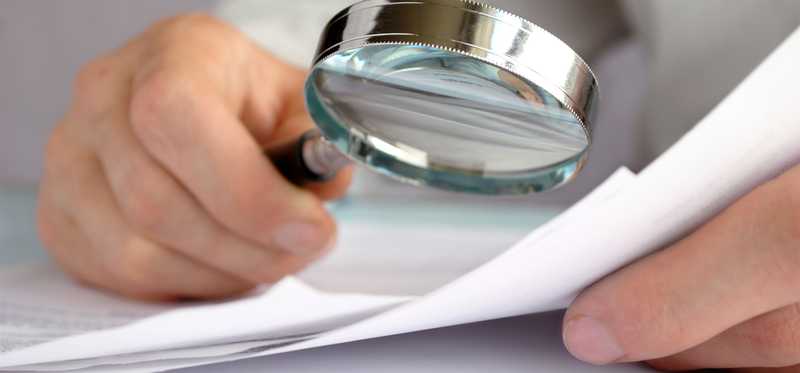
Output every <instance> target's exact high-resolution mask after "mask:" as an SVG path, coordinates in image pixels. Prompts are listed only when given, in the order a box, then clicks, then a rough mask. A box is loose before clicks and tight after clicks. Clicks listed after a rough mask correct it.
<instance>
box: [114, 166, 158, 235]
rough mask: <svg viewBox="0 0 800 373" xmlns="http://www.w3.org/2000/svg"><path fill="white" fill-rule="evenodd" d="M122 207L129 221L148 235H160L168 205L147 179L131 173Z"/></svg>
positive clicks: (127, 178) (122, 199)
mask: <svg viewBox="0 0 800 373" xmlns="http://www.w3.org/2000/svg"><path fill="white" fill-rule="evenodd" d="M129 175H130V176H127V177H126V180H127V185H126V188H127V190H126V192H127V193H126V195H125V196H123V198H120V200H121V203H120V204H121V208H122V211H123V214H124V215H125V217H126V218H127V220H128V222H129V223H130V224H131V225H132V226H133V227H135V228H136V229H137V230H139V231H140V232H141V233H144V234H146V235H158V233H159V232H160V230H161V227H163V224H164V221H165V211H166V210H167V208H168V207H167V206H165V205H164V201H162V199H161V198H160V197H158V193H157V192H156V191H155V190H153V188H152V187H151V184H150V183H149V182H148V181H147V180H146V179H145V178H140V177H136V176H135V175H132V174H130V173H129Z"/></svg>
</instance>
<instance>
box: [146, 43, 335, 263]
mask: <svg viewBox="0 0 800 373" xmlns="http://www.w3.org/2000/svg"><path fill="white" fill-rule="evenodd" d="M172 53H174V54H173V55H171V56H167V57H166V58H164V59H163V62H162V64H161V65H159V66H157V67H155V68H153V69H151V71H149V72H148V73H147V74H146V75H144V76H142V77H141V78H140V79H139V80H138V85H137V87H136V88H135V90H136V93H135V95H134V98H133V101H132V104H131V113H130V118H131V122H132V125H133V128H134V132H135V133H136V135H137V137H138V138H139V140H140V141H141V142H142V144H143V145H144V147H145V148H146V149H147V150H148V152H149V153H150V154H151V155H153V157H154V158H156V159H157V160H158V161H159V162H160V163H161V164H162V165H163V166H164V167H165V168H166V169H167V170H168V171H169V172H170V173H172V174H173V175H174V176H175V177H176V178H177V179H178V180H180V182H181V183H182V184H183V185H184V187H186V188H187V189H188V190H189V191H190V192H191V193H192V194H193V195H194V196H195V198H197V199H198V201H199V202H200V204H201V205H202V206H203V207H204V208H205V209H206V210H207V211H209V212H210V214H211V215H212V216H214V217H215V218H216V219H217V220H218V221H219V222H220V223H221V224H223V225H225V226H226V227H228V228H229V229H231V230H232V231H234V232H237V233H238V234H240V235H242V236H244V237H246V238H248V239H251V240H253V241H256V242H259V243H261V244H262V245H265V246H267V247H280V248H283V249H286V250H290V251H294V252H298V251H319V250H321V249H323V248H325V247H327V246H329V240H331V238H332V237H333V233H334V230H335V227H334V223H333V221H332V219H331V218H330V216H329V215H328V214H327V212H326V211H325V209H324V208H323V205H322V203H321V201H319V200H318V199H317V198H316V197H315V196H314V195H313V194H311V193H309V192H307V191H305V190H302V189H299V188H297V187H295V186H293V185H291V184H289V183H288V182H287V181H286V180H285V179H284V178H283V177H282V176H281V175H280V174H279V173H278V172H277V171H276V169H275V168H274V167H273V166H272V165H271V163H270V162H269V161H268V160H267V159H265V158H264V157H263V155H262V151H261V149H260V146H259V144H258V142H257V141H256V140H255V138H254V137H253V135H251V133H250V132H249V131H248V129H247V128H246V127H245V125H244V123H243V122H242V121H241V120H240V119H239V112H238V110H237V109H239V108H237V107H236V106H237V105H240V104H243V103H244V102H245V99H246V97H248V96H251V95H253V94H254V93H253V92H250V91H248V90H249V86H250V85H249V84H241V83H242V82H241V81H239V80H240V79H241V80H243V81H245V80H247V79H248V77H249V76H247V74H246V71H248V69H249V68H250V67H248V66H249V65H248V64H252V63H254V62H252V61H251V60H249V59H248V58H244V60H245V61H238V60H231V61H227V60H223V61H220V60H214V59H211V61H208V60H198V59H197V58H193V56H194V57H196V56H195V54H197V53H199V51H198V50H197V49H196V48H194V49H193V48H189V49H185V50H181V49H176V50H174V51H173V52H172ZM238 57H241V56H234V57H231V58H238ZM215 69H223V70H224V71H222V72H220V71H217V70H215ZM225 69H228V70H225ZM230 69H242V75H243V76H237V74H238V72H231V71H229V70H230ZM210 71H211V72H210ZM231 74H232V75H234V76H233V77H230V76H228V75H231ZM286 86H287V84H286V81H284V80H283V78H282V76H281V72H280V71H276V74H275V76H274V77H273V78H272V80H271V81H266V82H263V87H265V88H262V91H261V92H262V93H263V92H270V93H271V94H273V95H277V96H285V95H287V94H289V93H288V92H287V91H286V90H285V87H286ZM270 87H271V88H272V89H268V88H270Z"/></svg>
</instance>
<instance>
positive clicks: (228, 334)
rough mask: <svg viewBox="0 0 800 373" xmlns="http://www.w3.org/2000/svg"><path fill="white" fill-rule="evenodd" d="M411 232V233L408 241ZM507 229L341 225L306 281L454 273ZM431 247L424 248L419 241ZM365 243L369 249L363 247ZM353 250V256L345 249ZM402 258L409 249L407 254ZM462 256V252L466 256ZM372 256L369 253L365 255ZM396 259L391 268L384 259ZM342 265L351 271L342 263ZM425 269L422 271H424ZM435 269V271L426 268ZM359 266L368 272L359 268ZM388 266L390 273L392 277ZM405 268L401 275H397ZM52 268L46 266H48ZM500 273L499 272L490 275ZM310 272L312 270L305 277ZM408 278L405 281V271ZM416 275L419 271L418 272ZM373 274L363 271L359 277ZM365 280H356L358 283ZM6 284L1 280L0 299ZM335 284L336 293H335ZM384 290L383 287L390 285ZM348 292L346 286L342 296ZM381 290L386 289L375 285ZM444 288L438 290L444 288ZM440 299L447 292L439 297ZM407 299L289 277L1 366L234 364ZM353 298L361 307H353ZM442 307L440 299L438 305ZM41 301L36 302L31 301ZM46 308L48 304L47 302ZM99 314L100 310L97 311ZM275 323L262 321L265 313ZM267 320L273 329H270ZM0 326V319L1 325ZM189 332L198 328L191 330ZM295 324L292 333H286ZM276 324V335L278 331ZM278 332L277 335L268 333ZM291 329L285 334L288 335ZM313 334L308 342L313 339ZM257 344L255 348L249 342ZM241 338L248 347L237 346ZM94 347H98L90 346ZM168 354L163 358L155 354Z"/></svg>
mask: <svg viewBox="0 0 800 373" xmlns="http://www.w3.org/2000/svg"><path fill="white" fill-rule="evenodd" d="M633 178H634V176H633V174H632V173H631V172H630V171H628V170H625V169H623V170H620V171H619V172H617V173H616V174H615V175H613V176H612V177H611V178H610V179H609V181H607V182H606V183H605V184H603V185H602V186H601V187H600V188H598V189H597V190H596V191H595V192H594V193H592V194H591V195H590V196H588V197H587V198H585V199H584V200H583V201H581V202H580V203H579V204H577V205H576V206H575V207H573V209H571V210H570V211H569V212H567V213H565V214H563V215H562V216H560V217H559V218H557V219H555V220H554V221H552V222H550V223H548V224H547V225H546V226H544V227H542V230H540V232H545V233H546V232H547V231H549V228H548V227H554V226H558V225H559V224H560V222H566V221H568V219H570V217H571V216H573V215H575V214H580V213H581V211H582V210H586V209H591V208H592V206H593V205H596V204H600V203H603V202H604V201H606V200H607V199H608V198H610V197H611V196H613V195H614V194H616V193H618V192H619V191H620V190H621V189H622V188H624V187H625V186H626V185H627V184H629V183H630V182H631V181H632V180H633ZM411 234H415V235H413V236H409V235H411ZM380 236H383V238H384V239H386V238H388V237H393V239H392V240H391V242H393V243H394V244H393V245H390V244H387V243H384V244H383V245H382V246H384V247H386V248H387V250H388V252H387V253H384V255H383V260H386V259H387V258H390V260H389V262H388V263H370V262H369V260H367V261H366V262H361V263H354V262H355V260H354V259H353V257H357V256H358V255H363V254H364V250H367V249H368V247H369V246H371V245H374V241H376V238H378V237H380ZM517 237H518V236H516V235H515V234H514V233H513V231H511V232H504V231H503V230H502V229H495V230H494V231H491V232H486V231H475V230H474V229H471V228H469V227H467V228H466V229H461V230H457V229H455V228H450V229H447V228H443V227H435V229H433V230H421V229H420V228H419V227H417V228H416V231H415V232H406V231H405V230H404V229H403V228H399V229H398V227H397V226H392V225H386V226H382V227H378V228H376V227H370V228H365V227H361V226H355V227H353V226H345V227H343V234H342V240H341V246H343V249H344V250H342V251H343V252H344V255H343V257H342V258H340V259H333V260H330V261H329V262H328V263H323V264H322V265H321V266H320V268H318V273H316V274H314V275H313V276H311V277H312V278H316V279H317V280H318V281H320V282H324V278H325V275H328V276H333V277H336V276H338V275H339V274H341V273H344V272H346V271H354V270H358V269H359V268H360V269H364V268H372V267H378V268H381V267H384V269H385V270H386V271H387V272H386V273H385V274H384V276H374V281H373V282H378V283H380V282H381V279H382V278H384V279H385V278H391V277H400V278H405V279H409V278H413V277H414V276H416V275H415V271H414V270H415V269H416V270H419V269H420V268H426V267H427V268H430V270H431V271H432V270H433V268H434V267H436V268H439V269H440V270H442V269H444V271H442V272H443V274H444V275H448V274H450V275H453V276H455V277H457V276H456V275H455V273H457V272H458V270H459V269H461V270H463V271H467V270H469V269H471V268H474V267H475V266H477V265H478V264H479V263H476V261H479V260H484V259H486V258H490V257H491V256H492V255H493V254H496V253H500V252H502V251H503V250H502V247H496V246H497V245H498V244H506V245H507V244H508V243H509V242H513V241H511V240H512V239H517V240H518V238H517ZM425 241H430V242H425ZM364 242H369V243H371V244H370V245H366V246H365V245H364ZM432 243H434V246H447V247H443V248H442V249H441V251H440V252H438V253H437V254H436V255H427V256H426V255H422V254H420V253H412V254H411V255H406V256H405V257H406V259H409V260H408V261H406V262H404V263H396V264H393V263H395V261H396V260H400V259H401V258H402V257H403V255H400V254H397V255H393V254H392V252H391V251H392V250H394V249H397V250H398V251H399V250H402V248H403V247H407V246H406V245H413V244H420V245H423V247H422V249H423V250H429V249H430V247H431V244H432ZM347 247H355V249H352V248H351V249H349V250H348V249H347ZM409 251H411V250H410V249H409ZM459 253H460V255H461V257H460V258H459V259H456V260H444V259H445V258H439V260H433V261H432V259H436V258H437V257H438V256H443V255H444V256H447V255H449V256H454V255H456V254H459ZM468 254H469V255H468ZM373 256H374V255H373ZM391 259H394V260H395V261H393V260H391ZM345 263H349V264H347V265H346V264H345ZM426 263H427V265H426ZM433 264H438V265H433ZM365 266H366V267H365ZM391 267H396V268H397V269H398V270H397V271H395V272H390V270H391ZM403 268H406V270H403ZM49 270H50V271H51V272H52V271H54V270H53V269H52V268H50V269H49ZM498 270H502V269H500V268H498ZM33 272H34V273H32V274H30V275H28V277H35V276H38V275H39V274H37V273H35V272H41V271H33ZM312 272H313V271H312ZM406 272H407V274H410V275H411V276H403V274H404V273H406ZM423 273H424V271H423ZM370 274H372V275H375V273H374V272H373V273H370V272H367V273H366V274H364V275H363V276H369V275H370ZM55 277H56V278H54V280H55V281H52V283H51V282H49V281H41V282H40V284H41V285H43V287H45V288H46V287H50V286H55V287H59V288H61V287H65V286H66V287H69V291H70V293H76V294H80V293H84V292H85V293H90V294H94V293H93V292H92V291H90V290H87V289H82V288H77V287H75V286H74V285H64V283H65V282H64V279H63V278H61V276H55ZM423 277H426V278H425V280H426V281H422V282H420V281H416V282H413V281H412V283H413V284H415V286H414V288H424V287H432V288H433V287H435V286H436V285H438V284H439V283H440V282H442V281H443V277H441V276H423ZM362 278H363V277H362ZM3 285H4V283H3V282H2V281H0V292H1V291H2V286H3ZM337 285H338V286H337ZM366 285H367V286H366V287H364V288H365V289H367V290H368V291H370V290H375V289H376V285H375V284H371V283H368V284H366ZM389 285H391V283H390V284H389ZM340 286H341V284H340V283H336V282H335V281H334V287H340ZM346 288H347V286H345V287H344V289H346ZM378 288H387V289H388V288H390V287H386V284H383V285H381V286H378ZM445 289H446V287H445ZM24 291H25V292H32V293H46V291H42V290H39V289H37V288H35V287H25V288H24ZM445 296H449V295H447V292H445ZM322 297H324V298H326V299H327V300H328V301H329V304H328V305H327V306H324V307H323V306H321V307H313V308H314V309H316V310H318V311H319V312H316V313H314V314H313V315H310V316H309V317H307V318H302V317H300V316H302V314H300V315H298V314H294V313H292V312H280V310H281V309H288V310H294V309H301V308H308V307H310V306H311V305H312V303H314V302H317V303H319V301H318V300H317V299H316V298H322ZM411 300H412V298H408V297H397V296H367V295H365V296H354V295H347V294H324V293H319V292H317V291H314V290H312V289H310V288H307V287H305V286H304V285H302V284H301V283H300V282H299V281H298V280H296V279H289V280H287V281H284V282H283V283H281V284H280V285H278V286H276V287H275V288H273V289H271V290H270V291H269V292H268V293H265V294H264V295H261V296H255V297H253V298H249V299H243V300H240V301H236V302H233V303H223V304H219V305H210V306H205V305H204V306H195V307H185V308H183V309H180V310H167V311H169V312H166V313H161V314H154V315H152V316H151V317H149V318H146V319H143V320H141V321H139V322H137V323H135V324H132V325H126V326H123V327H120V328H116V329H111V330H104V331H99V332H94V333H91V334H85V335H78V336H75V337H72V338H66V339H62V340H58V341H54V342H52V343H49V344H44V345H39V346H35V347H32V348H28V349H25V350H21V351H15V352H11V353H8V354H6V355H0V369H2V368H3V367H14V368H15V370H19V369H24V370H30V371H52V370H59V371H60V370H67V369H81V370H84V369H85V368H89V367H95V366H96V367H97V368H96V369H97V370H98V371H104V372H105V371H119V372H125V371H144V372H146V371H152V370H153V369H154V367H163V368H167V367H182V366H192V365H197V364H205V363H208V362H212V361H223V360H236V359H241V358H244V357H246V356H253V355H256V354H263V353H266V352H269V351H275V352H279V351H282V349H283V348H284V346H285V345H287V344H288V345H289V346H291V345H293V344H297V343H302V342H305V341H310V340H313V339H316V338H319V336H317V334H319V335H323V334H324V332H327V331H330V330H335V329H337V327H346V326H347V325H351V324H355V323H357V322H359V321H362V320H365V319H368V318H370V316H373V315H375V314H378V313H382V312H381V311H385V310H388V309H391V308H394V307H397V306H400V305H402V304H405V303H407V302H408V301H411ZM356 301H360V302H356ZM441 301H442V302H444V303H446V302H447V300H446V299H442V300H441ZM39 302H42V300H41V299H39ZM45 303H46V302H45ZM98 307H99V305H98ZM333 307H345V309H346V310H347V312H350V316H351V317H343V318H339V319H336V321H337V323H335V324H331V323H330V322H327V323H323V325H327V326H326V327H320V326H318V324H320V323H322V322H323V321H327V320H329V319H330V318H331V317H332V316H334V315H335V311H336V310H335V309H334V308H333ZM276 314H278V315H279V316H277V317H272V318H270V317H269V315H276ZM430 316H431V315H427V316H425V319H426V320H434V322H435V320H441V321H439V322H443V323H449V321H447V320H448V319H447V317H448V316H447V315H445V314H436V315H435V316H436V317H434V318H431V317H430ZM231 318H237V319H238V320H240V322H239V324H238V327H234V326H231V324H230V323H228V322H226V321H227V320H229V319H231ZM273 321H274V322H273ZM2 323H3V320H2V319H0V324H2ZM416 323H417V321H415V320H400V321H399V324H398V325H396V327H398V328H400V330H402V329H404V328H410V329H416V328H418V327H417V326H416ZM197 325H203V326H204V327H202V328H198V327H197ZM293 325H295V327H294V328H293V327H292V326H293ZM279 326H282V328H277V327H279ZM276 328H277V329H276ZM289 331H291V332H289ZM287 334H294V335H297V336H298V338H288V339H285V340H282V341H277V342H285V343H275V342H276V341H275V340H271V339H270V338H272V339H274V338H279V339H280V338H284V337H286V336H287ZM314 337H316V338H314ZM255 339H258V340H260V341H255V342H254V343H249V341H251V340H255ZM108 341H125V343H108ZM243 341H247V342H248V343H244V344H242V343H239V342H243ZM95 346H98V347H95ZM163 350H168V351H163Z"/></svg>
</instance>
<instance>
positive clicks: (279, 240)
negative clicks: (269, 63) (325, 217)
mask: <svg viewBox="0 0 800 373" xmlns="http://www.w3.org/2000/svg"><path fill="white" fill-rule="evenodd" d="M274 241H275V244H276V245H278V247H279V248H281V249H283V250H285V251H288V252H290V253H293V254H297V255H303V254H309V253H313V252H316V251H318V250H321V249H323V248H324V247H325V246H326V245H327V243H328V237H327V236H325V234H324V232H322V230H321V229H320V228H319V227H317V226H316V225H312V224H308V223H293V224H287V225H284V226H282V227H280V228H278V230H276V231H275V236H274Z"/></svg>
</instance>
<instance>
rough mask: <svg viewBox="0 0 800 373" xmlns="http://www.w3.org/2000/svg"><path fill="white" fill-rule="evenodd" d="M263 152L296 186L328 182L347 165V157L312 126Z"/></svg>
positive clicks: (348, 162)
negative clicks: (311, 128) (294, 137)
mask: <svg viewBox="0 0 800 373" xmlns="http://www.w3.org/2000/svg"><path fill="white" fill-rule="evenodd" d="M265 153H266V155H267V157H268V158H269V159H270V160H271V161H272V164H274V165H275V167H276V168H277V169H278V171H280V173H281V174H282V175H283V176H284V177H285V178H286V179H287V180H289V181H290V182H291V183H292V184H294V185H297V186H303V185H306V184H309V183H319V182H324V181H328V180H330V179H332V178H334V177H336V174H337V173H338V172H339V170H341V169H342V168H344V167H345V166H347V165H349V164H350V159H349V158H347V157H346V156H345V155H344V154H342V153H341V152H340V151H339V150H338V149H336V147H335V146H334V145H333V144H331V143H330V142H329V141H328V140H326V139H325V138H324V137H322V135H321V134H320V133H319V131H318V130H316V129H314V130H310V131H308V132H306V133H305V134H303V136H300V138H299V139H297V140H295V141H292V142H290V143H287V144H284V145H281V146H278V147H275V148H272V149H269V150H267V151H266V152H265Z"/></svg>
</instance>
